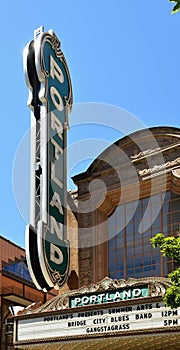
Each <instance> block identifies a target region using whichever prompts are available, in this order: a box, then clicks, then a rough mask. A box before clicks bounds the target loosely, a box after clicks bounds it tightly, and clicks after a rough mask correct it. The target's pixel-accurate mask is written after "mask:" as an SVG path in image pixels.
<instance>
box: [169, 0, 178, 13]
mask: <svg viewBox="0 0 180 350" xmlns="http://www.w3.org/2000/svg"><path fill="white" fill-rule="evenodd" d="M169 1H170V2H176V5H175V6H174V7H173V9H172V11H171V13H172V14H174V13H176V12H178V11H179V10H180V0H176V1H175V0H169Z"/></svg>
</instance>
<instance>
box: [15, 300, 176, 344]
mask: <svg viewBox="0 0 180 350" xmlns="http://www.w3.org/2000/svg"><path fill="white" fill-rule="evenodd" d="M69 311H70V310H69ZM179 326H180V309H176V310H172V309H170V308H166V307H165V306H164V304H163V303H162V302H147V303H142V304H140V303H138V304H135V305H123V306H122V305H120V304H119V305H117V303H116V305H115V306H113V307H112V306H111V307H107V306H106V307H104V308H98V309H97V308H96V309H95V308H91V309H89V308H88V309H87V308H86V310H85V309H83V310H80V309H79V311H78V310H77V309H76V311H75V312H69V313H65V312H59V313H57V312H56V313H52V312H51V313H49V314H45V315H44V316H43V315H42V314H41V315H39V316H38V315H37V316H35V315H33V317H32V316H31V317H27V315H26V318H20V317H19V318H18V319H16V332H15V334H16V339H15V345H18V344H23V343H26V342H28V344H29V343H32V342H35V343H36V342H37V341H45V340H47V341H48V339H49V340H50V339H53V341H55V340H56V339H57V340H60V339H64V340H67V339H73V338H74V339H77V338H78V337H81V338H86V339H87V338H88V337H92V336H96V337H99V336H102V335H103V336H104V337H105V336H107V335H112V334H113V335H127V334H133V333H136V334H137V332H138V333H140V332H141V331H146V332H148V331H149V332H151V333H152V332H153V331H155V332H157V331H159V332H161V331H167V330H168V329H171V330H179V329H180V327H179Z"/></svg>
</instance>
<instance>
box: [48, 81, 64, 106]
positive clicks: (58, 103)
mask: <svg viewBox="0 0 180 350" xmlns="http://www.w3.org/2000/svg"><path fill="white" fill-rule="evenodd" d="M50 95H51V99H52V102H53V104H54V106H55V107H56V109H57V110H58V111H59V112H62V111H63V109H64V105H63V100H62V97H61V95H60V93H59V92H58V90H57V89H56V88H55V87H54V86H51V87H50ZM55 96H56V97H55Z"/></svg>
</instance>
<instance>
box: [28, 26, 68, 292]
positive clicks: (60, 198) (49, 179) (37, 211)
mask: <svg viewBox="0 0 180 350" xmlns="http://www.w3.org/2000/svg"><path fill="white" fill-rule="evenodd" d="M23 59H24V71H25V78H26V83H27V86H28V89H29V98H28V106H29V107H30V109H31V148H30V152H31V161H30V224H29V225H27V227H26V257H27V263H28V268H29V271H30V274H31V277H32V280H33V282H34V284H35V285H36V287H37V288H38V289H41V290H43V291H45V292H46V291H48V290H50V289H51V288H56V289H59V288H60V287H61V286H62V285H63V284H64V283H65V282H66V279H67V277H68V271H69V242H68V241H67V232H66V193H67V188H66V186H67V185H66V178H67V176H66V147H67V129H68V114H69V112H70V111H71V108H72V85H71V79H70V74H69V70H68V66H67V63H66V60H65V57H64V55H63V53H62V51H61V49H60V41H59V39H58V38H57V36H56V35H55V33H54V32H53V31H52V30H50V31H49V32H44V30H43V27H40V28H38V29H37V30H36V31H35V33H34V40H32V41H31V42H30V43H28V44H27V46H26V48H25V49H24V55H23Z"/></svg>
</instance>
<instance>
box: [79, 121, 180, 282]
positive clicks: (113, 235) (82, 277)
mask: <svg viewBox="0 0 180 350" xmlns="http://www.w3.org/2000/svg"><path fill="white" fill-rule="evenodd" d="M73 180H74V182H75V183H76V185H77V186H78V226H79V230H78V239H79V284H80V286H83V285H89V284H91V283H96V282H97V281H100V280H101V279H103V278H104V277H106V276H108V277H111V278H113V279H125V280H127V279H128V278H142V277H155V276H164V277H167V276H168V273H169V272H171V271H172V269H173V268H174V267H175V262H173V261H172V260H169V259H167V258H163V257H162V255H161V254H160V252H159V251H158V250H155V249H153V248H152V246H151V244H150V239H151V238H152V237H153V236H154V235H155V234H156V233H163V234H165V235H166V236H171V235H174V236H176V235H179V233H180V130H179V129H178V128H173V127H155V128H151V129H149V130H148V129H147V130H140V131H138V132H135V133H133V134H131V135H129V136H126V137H124V138H122V139H120V140H118V141H117V142H115V143H114V144H113V145H111V146H110V147H109V148H107V149H106V150H105V151H104V152H103V153H102V154H101V155H100V156H99V157H98V158H97V159H95V160H94V162H93V163H92V164H91V165H90V167H89V168H88V169H87V171H86V172H84V173H82V174H79V175H77V176H74V178H73ZM82 208H83V210H81V209H82Z"/></svg>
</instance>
